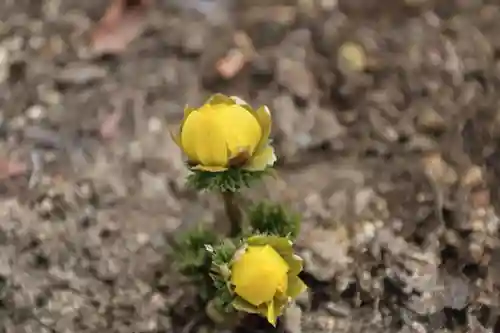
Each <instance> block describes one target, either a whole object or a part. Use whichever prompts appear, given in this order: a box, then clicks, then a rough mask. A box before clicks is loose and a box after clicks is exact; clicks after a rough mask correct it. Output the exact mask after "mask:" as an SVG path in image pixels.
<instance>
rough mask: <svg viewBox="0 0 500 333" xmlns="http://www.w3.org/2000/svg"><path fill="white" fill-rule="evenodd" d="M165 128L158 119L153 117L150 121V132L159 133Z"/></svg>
mask: <svg viewBox="0 0 500 333" xmlns="http://www.w3.org/2000/svg"><path fill="white" fill-rule="evenodd" d="M162 128H163V123H162V122H161V120H160V119H159V118H157V117H151V118H149V120H148V130H149V132H151V133H159V132H161V130H162Z"/></svg>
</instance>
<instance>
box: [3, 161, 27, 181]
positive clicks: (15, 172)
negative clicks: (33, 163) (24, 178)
mask: <svg viewBox="0 0 500 333" xmlns="http://www.w3.org/2000/svg"><path fill="white" fill-rule="evenodd" d="M27 170H28V168H27V166H26V164H24V163H22V162H17V161H12V160H9V159H4V158H0V180H5V179H8V178H10V177H15V176H19V175H22V174H24V173H25V172H26V171H27Z"/></svg>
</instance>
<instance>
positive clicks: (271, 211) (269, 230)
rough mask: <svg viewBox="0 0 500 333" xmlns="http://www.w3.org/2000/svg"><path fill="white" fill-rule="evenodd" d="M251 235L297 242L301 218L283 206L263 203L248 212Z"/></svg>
mask: <svg viewBox="0 0 500 333" xmlns="http://www.w3.org/2000/svg"><path fill="white" fill-rule="evenodd" d="M248 220H249V224H250V228H251V230H250V234H265V235H276V236H281V237H287V238H288V239H290V240H292V241H293V240H295V238H296V237H297V235H298V234H299V231H300V216H299V215H298V214H295V213H291V212H289V211H288V210H287V209H285V208H284V207H283V206H282V205H280V204H276V203H272V202H261V203H258V204H257V205H255V206H253V207H252V208H250V209H249V211H248Z"/></svg>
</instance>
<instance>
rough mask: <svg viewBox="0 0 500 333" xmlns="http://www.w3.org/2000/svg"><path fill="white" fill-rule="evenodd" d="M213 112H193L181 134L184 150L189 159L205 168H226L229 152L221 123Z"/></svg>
mask: <svg viewBox="0 0 500 333" xmlns="http://www.w3.org/2000/svg"><path fill="white" fill-rule="evenodd" d="M213 115H214V114H213V113H212V112H201V109H200V110H199V111H196V112H192V113H191V114H190V115H189V117H188V118H187V119H186V122H185V123H184V126H183V128H182V132H181V143H182V148H183V150H184V152H185V153H186V155H187V156H188V158H189V159H190V160H192V161H196V162H198V163H199V164H201V165H203V166H211V167H226V166H227V161H228V156H227V154H228V151H227V145H226V138H225V137H224V131H223V129H222V128H221V126H220V121H218V118H217V117H214V116H213Z"/></svg>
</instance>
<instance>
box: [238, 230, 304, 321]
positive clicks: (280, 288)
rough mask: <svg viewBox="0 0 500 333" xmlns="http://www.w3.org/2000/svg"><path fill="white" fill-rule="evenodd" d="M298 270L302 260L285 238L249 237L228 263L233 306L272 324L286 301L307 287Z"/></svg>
mask: <svg viewBox="0 0 500 333" xmlns="http://www.w3.org/2000/svg"><path fill="white" fill-rule="evenodd" d="M301 270H302V259H301V258H300V257H298V256H296V255H294V254H293V249H292V244H291V242H290V241H289V240H288V239H286V238H283V237H278V236H253V237H250V238H249V239H248V240H247V246H246V247H244V248H243V249H242V250H240V251H239V253H238V254H237V255H236V256H235V258H234V260H233V262H232V266H231V284H232V285H233V286H234V293H235V295H236V298H235V300H234V301H233V306H234V308H235V309H237V310H240V311H244V312H248V313H256V314H260V315H261V316H263V317H265V318H267V320H268V321H269V322H270V323H271V324H272V325H274V326H275V325H276V320H277V318H278V316H280V315H281V313H282V312H283V310H284V308H285V306H286V305H287V303H288V302H289V301H290V300H292V299H294V298H296V297H297V296H298V295H299V294H300V293H302V292H303V291H304V290H305V289H306V288H307V287H306V285H305V284H304V282H302V280H301V279H300V278H299V277H298V276H297V275H298V274H299V273H300V271H301Z"/></svg>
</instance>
